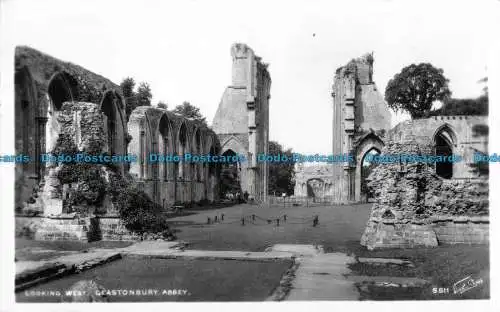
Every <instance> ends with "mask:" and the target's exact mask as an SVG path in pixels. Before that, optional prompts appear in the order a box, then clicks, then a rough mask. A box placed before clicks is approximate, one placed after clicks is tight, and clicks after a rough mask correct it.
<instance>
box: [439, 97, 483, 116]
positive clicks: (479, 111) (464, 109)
mask: <svg viewBox="0 0 500 312" xmlns="http://www.w3.org/2000/svg"><path fill="white" fill-rule="evenodd" d="M457 115H458V116H460V115H466V116H471V115H479V116H487V115H488V96H487V95H481V96H480V97H478V98H476V99H449V100H446V101H445V102H444V103H443V106H442V107H441V108H438V109H436V110H433V111H431V112H430V113H429V116H457Z"/></svg>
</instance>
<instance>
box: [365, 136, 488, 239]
mask: <svg viewBox="0 0 500 312" xmlns="http://www.w3.org/2000/svg"><path fill="white" fill-rule="evenodd" d="M382 153H383V154H385V155H399V154H408V155H410V154H414V155H433V147H432V146H431V145H430V144H425V143H424V142H421V141H417V140H416V139H415V137H414V136H409V137H408V138H407V139H405V141H391V142H388V143H387V144H386V146H385V147H384V149H383V150H382ZM433 166H434V165H433V164H427V163H421V162H400V163H395V162H390V163H383V164H380V165H378V166H377V167H376V168H375V169H374V170H373V172H372V173H371V175H370V177H369V178H368V179H369V183H368V187H369V188H371V190H372V191H373V194H374V197H375V198H376V203H375V204H374V205H373V208H372V213H371V215H370V219H369V221H368V224H367V226H366V229H365V232H364V234H363V236H362V238H361V244H362V245H364V246H366V247H367V248H369V249H375V248H408V247H416V246H427V247H432V246H437V245H438V243H458V242H466V243H485V242H488V234H487V233H488V226H487V224H488V222H487V221H486V219H487V216H488V213H489V210H488V181H487V180H485V179H480V180H453V179H451V180H446V179H443V178H441V177H439V176H438V175H437V174H436V173H435V172H434V167H433ZM472 218H474V219H472ZM472 220H474V221H475V223H474V222H472Z"/></svg>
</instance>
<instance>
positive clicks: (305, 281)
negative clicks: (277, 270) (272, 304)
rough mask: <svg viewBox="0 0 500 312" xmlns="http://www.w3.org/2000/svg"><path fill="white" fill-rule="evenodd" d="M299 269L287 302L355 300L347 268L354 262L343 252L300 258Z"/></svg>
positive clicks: (356, 292)
mask: <svg viewBox="0 0 500 312" xmlns="http://www.w3.org/2000/svg"><path fill="white" fill-rule="evenodd" d="M298 261H299V267H298V269H297V271H296V273H295V279H294V280H293V282H292V289H291V291H290V293H289V295H288V297H287V298H286V300H358V299H359V293H358V291H357V288H356V286H355V281H351V280H348V279H347V278H346V276H347V275H348V274H349V273H350V270H349V269H348V267H347V265H348V264H349V263H353V262H354V261H355V259H354V258H353V257H349V256H347V255H345V254H342V253H330V254H321V255H316V256H313V257H304V258H299V259H298Z"/></svg>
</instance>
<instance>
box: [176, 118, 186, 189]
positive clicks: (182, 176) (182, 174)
mask: <svg viewBox="0 0 500 312" xmlns="http://www.w3.org/2000/svg"><path fill="white" fill-rule="evenodd" d="M177 142H178V146H177V152H178V155H179V157H180V158H181V161H180V162H179V163H178V164H177V179H178V180H181V181H183V180H186V179H187V177H188V175H187V168H188V166H187V164H186V162H185V161H184V154H186V153H187V152H188V150H187V145H188V144H187V142H188V137H187V127H186V125H185V124H184V123H183V124H182V125H181V127H180V129H179V135H178V140H177Z"/></svg>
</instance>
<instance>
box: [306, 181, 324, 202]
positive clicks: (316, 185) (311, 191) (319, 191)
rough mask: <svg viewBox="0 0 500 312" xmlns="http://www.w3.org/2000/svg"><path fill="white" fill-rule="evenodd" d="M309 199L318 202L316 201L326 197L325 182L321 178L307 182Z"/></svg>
mask: <svg viewBox="0 0 500 312" xmlns="http://www.w3.org/2000/svg"><path fill="white" fill-rule="evenodd" d="M306 186H307V197H310V198H312V199H313V201H316V199H319V198H323V197H324V196H325V181H324V180H323V179H321V178H312V179H309V180H307V182H306Z"/></svg>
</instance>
